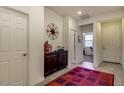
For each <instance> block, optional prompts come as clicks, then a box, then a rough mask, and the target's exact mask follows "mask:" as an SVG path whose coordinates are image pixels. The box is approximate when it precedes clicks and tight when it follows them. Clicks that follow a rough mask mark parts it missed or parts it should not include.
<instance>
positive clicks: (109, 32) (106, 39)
mask: <svg viewBox="0 0 124 93" xmlns="http://www.w3.org/2000/svg"><path fill="white" fill-rule="evenodd" d="M121 31H122V23H121V21H115V22H108V23H103V24H102V47H103V51H102V54H103V55H102V58H103V61H109V62H118V63H119V62H120V61H121V50H122V49H121V46H122V45H121V40H122V39H121V38H122V37H121Z"/></svg>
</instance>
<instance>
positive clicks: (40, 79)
mask: <svg viewBox="0 0 124 93" xmlns="http://www.w3.org/2000/svg"><path fill="white" fill-rule="evenodd" d="M43 80H44V77H41V78H39V79H37V80H34V81H31V82H30V83H29V86H35V85H37V84H39V83H40V82H42V81H43Z"/></svg>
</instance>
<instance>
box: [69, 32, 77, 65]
mask: <svg viewBox="0 0 124 93" xmlns="http://www.w3.org/2000/svg"><path fill="white" fill-rule="evenodd" d="M76 37H77V34H76V32H75V31H71V32H70V42H69V44H70V51H69V52H70V60H71V63H76V54H77V53H76V42H77V40H76Z"/></svg>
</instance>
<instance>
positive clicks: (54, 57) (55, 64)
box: [51, 53, 58, 71]
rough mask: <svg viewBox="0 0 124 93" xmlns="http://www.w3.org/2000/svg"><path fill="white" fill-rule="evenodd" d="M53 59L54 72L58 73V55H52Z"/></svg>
mask: <svg viewBox="0 0 124 93" xmlns="http://www.w3.org/2000/svg"><path fill="white" fill-rule="evenodd" d="M51 58H52V60H51V66H52V71H56V70H57V66H58V65H57V54H56V53H55V54H52V55H51Z"/></svg>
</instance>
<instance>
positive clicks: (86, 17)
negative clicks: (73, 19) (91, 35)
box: [79, 14, 90, 19]
mask: <svg viewBox="0 0 124 93" xmlns="http://www.w3.org/2000/svg"><path fill="white" fill-rule="evenodd" d="M79 17H80V18H81V19H88V18H90V15H89V14H84V15H80V16H79Z"/></svg>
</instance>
